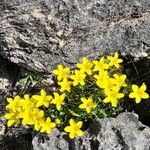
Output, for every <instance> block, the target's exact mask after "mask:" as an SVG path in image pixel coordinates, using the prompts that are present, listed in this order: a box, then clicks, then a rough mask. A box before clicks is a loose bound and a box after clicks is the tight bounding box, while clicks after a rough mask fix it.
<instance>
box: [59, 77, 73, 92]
mask: <svg viewBox="0 0 150 150" xmlns="http://www.w3.org/2000/svg"><path fill="white" fill-rule="evenodd" d="M71 84H72V82H70V81H68V80H67V79H63V81H62V82H58V85H60V86H61V89H60V91H61V92H64V91H68V92H70V88H71Z"/></svg>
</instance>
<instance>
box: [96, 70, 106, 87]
mask: <svg viewBox="0 0 150 150" xmlns="http://www.w3.org/2000/svg"><path fill="white" fill-rule="evenodd" d="M94 78H95V79H97V80H96V84H97V85H98V86H99V87H100V88H104V87H105V83H106V82H105V81H106V80H107V79H108V78H109V76H108V71H101V72H99V74H98V75H94Z"/></svg>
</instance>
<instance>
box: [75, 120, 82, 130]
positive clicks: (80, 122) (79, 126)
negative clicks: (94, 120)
mask: <svg viewBox="0 0 150 150" xmlns="http://www.w3.org/2000/svg"><path fill="white" fill-rule="evenodd" d="M82 125H83V122H82V121H79V122H77V124H76V126H77V128H79V129H80V128H81V127H82Z"/></svg>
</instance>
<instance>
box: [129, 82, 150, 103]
mask: <svg viewBox="0 0 150 150" xmlns="http://www.w3.org/2000/svg"><path fill="white" fill-rule="evenodd" d="M146 88H147V87H146V85H145V84H144V83H143V84H142V85H141V87H138V86H137V85H132V90H133V92H131V93H130V94H129V97H130V98H135V102H136V103H140V102H141V99H142V98H143V99H148V98H149V95H148V93H146V92H145V91H146Z"/></svg>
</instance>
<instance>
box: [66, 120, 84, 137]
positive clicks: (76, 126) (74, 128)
mask: <svg viewBox="0 0 150 150" xmlns="http://www.w3.org/2000/svg"><path fill="white" fill-rule="evenodd" d="M69 124H70V126H67V127H65V129H64V131H65V132H69V137H70V138H71V139H73V138H74V137H75V136H83V134H84V133H83V131H82V130H81V129H80V128H81V127H82V124H83V122H82V121H78V122H75V121H74V119H70V120H69Z"/></svg>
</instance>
